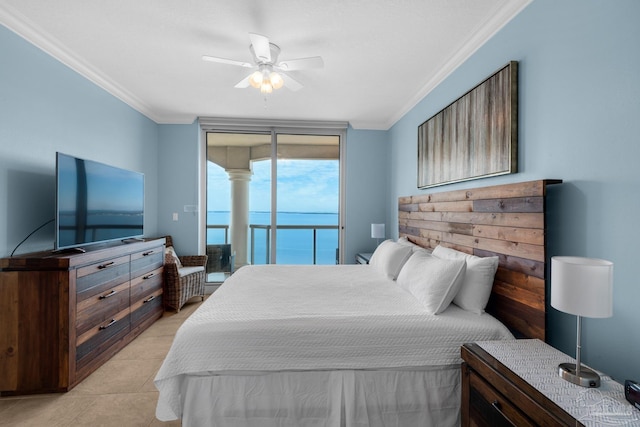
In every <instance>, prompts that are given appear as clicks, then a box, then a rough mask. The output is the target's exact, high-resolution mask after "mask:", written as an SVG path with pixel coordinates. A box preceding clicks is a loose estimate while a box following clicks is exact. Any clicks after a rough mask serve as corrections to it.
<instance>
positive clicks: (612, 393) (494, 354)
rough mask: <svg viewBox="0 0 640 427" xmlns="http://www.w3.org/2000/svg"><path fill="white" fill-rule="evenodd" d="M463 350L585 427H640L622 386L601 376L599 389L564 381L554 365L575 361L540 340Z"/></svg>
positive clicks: (480, 344) (487, 344)
mask: <svg viewBox="0 0 640 427" xmlns="http://www.w3.org/2000/svg"><path fill="white" fill-rule="evenodd" d="M464 347H465V350H466V351H470V352H471V353H473V354H474V355H475V356H477V357H479V358H480V359H481V360H482V361H483V362H485V363H486V364H488V365H489V366H491V367H492V368H493V369H495V370H497V371H502V372H501V373H503V374H507V375H509V374H511V375H510V376H511V377H513V374H515V376H516V377H517V378H514V382H516V381H517V382H519V381H524V382H526V384H527V385H528V386H527V385H524V384H520V385H521V388H523V389H525V388H529V389H530V390H529V393H528V394H529V395H532V394H537V392H539V393H540V394H542V395H543V396H544V398H546V399H548V400H549V401H551V402H553V403H554V404H555V405H557V406H558V407H559V408H561V409H562V410H564V411H565V412H566V413H567V414H569V415H571V416H572V417H573V418H575V419H576V420H578V421H579V422H581V423H583V424H584V425H585V426H602V425H619V426H640V411H638V410H637V409H635V408H633V407H632V406H631V405H630V404H629V403H628V402H627V401H626V399H625V397H624V387H623V386H622V384H619V383H617V382H615V381H614V380H612V379H611V378H610V377H608V376H606V375H604V374H600V375H601V386H600V387H599V388H584V387H580V386H577V385H575V384H572V383H570V382H568V381H565V380H564V379H562V378H561V377H560V376H559V375H558V364H560V363H563V362H573V363H575V360H574V359H573V358H571V357H569V356H567V355H566V354H564V353H562V352H561V351H559V350H557V349H555V348H553V347H551V346H550V345H548V344H545V343H544V342H542V341H540V340H537V339H533V340H531V339H526V340H509V341H481V342H477V343H474V344H465V346H464ZM463 354H464V350H463ZM507 370H508V371H511V372H507ZM529 386H530V387H529ZM531 388H532V389H533V390H531Z"/></svg>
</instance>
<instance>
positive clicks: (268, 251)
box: [207, 224, 338, 264]
mask: <svg viewBox="0 0 640 427" xmlns="http://www.w3.org/2000/svg"><path fill="white" fill-rule="evenodd" d="M214 229H223V230H224V242H217V243H225V244H226V243H229V225H226V224H207V231H209V230H214ZM249 229H250V230H251V233H250V243H249V244H250V248H249V249H250V251H249V254H250V262H251V264H256V261H257V260H256V242H257V240H258V237H257V236H256V231H257V230H264V231H265V233H264V248H265V259H264V263H265V264H269V260H270V259H271V256H270V255H271V225H264V224H249ZM276 230H312V231H313V245H312V248H313V264H317V260H318V230H338V226H337V225H278V226H276ZM337 246H338V242H337V241H336V248H337ZM336 251H337V249H336ZM337 258H338V257H337V253H336V260H337Z"/></svg>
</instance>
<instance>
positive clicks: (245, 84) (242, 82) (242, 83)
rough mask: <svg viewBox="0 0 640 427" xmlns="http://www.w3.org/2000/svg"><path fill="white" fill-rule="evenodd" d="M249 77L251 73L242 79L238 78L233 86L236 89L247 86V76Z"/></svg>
mask: <svg viewBox="0 0 640 427" xmlns="http://www.w3.org/2000/svg"><path fill="white" fill-rule="evenodd" d="M250 77H251V74H249V75H248V76H247V77H245V78H244V79H242V80H240V81H239V82H238V83H236V85H235V86H234V87H235V88H237V89H244V88H247V87H249V85H250V83H249V78H250Z"/></svg>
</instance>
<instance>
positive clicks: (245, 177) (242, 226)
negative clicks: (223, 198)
mask: <svg viewBox="0 0 640 427" xmlns="http://www.w3.org/2000/svg"><path fill="white" fill-rule="evenodd" d="M227 173H228V174H229V181H231V220H230V224H229V230H230V234H231V251H232V252H235V268H236V269H238V268H240V267H242V266H243V265H247V264H248V263H249V259H248V256H247V255H248V253H247V252H248V251H247V242H248V237H249V182H250V181H251V171H250V170H246V169H228V170H227Z"/></svg>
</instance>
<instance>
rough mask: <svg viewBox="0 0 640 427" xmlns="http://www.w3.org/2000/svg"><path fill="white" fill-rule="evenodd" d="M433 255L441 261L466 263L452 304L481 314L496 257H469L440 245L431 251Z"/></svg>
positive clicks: (491, 284)
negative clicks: (458, 289) (458, 260)
mask: <svg viewBox="0 0 640 427" xmlns="http://www.w3.org/2000/svg"><path fill="white" fill-rule="evenodd" d="M433 255H434V256H437V257H438V258H443V259H464V260H465V261H466V262H467V272H466V274H465V277H464V282H463V283H462V287H461V288H460V291H459V292H458V294H457V295H456V296H455V298H454V299H453V303H454V304H455V305H457V306H458V307H460V308H463V309H465V310H467V311H471V312H473V313H477V314H482V313H483V312H484V309H485V307H486V306H487V302H489V297H490V296H491V289H492V288H493V279H494V277H495V275H496V270H498V262H499V259H498V257H497V256H492V257H479V256H475V255H469V254H466V253H464V252H460V251H456V250H455V249H450V248H445V247H444V246H440V245H438V246H436V248H435V249H434V250H433Z"/></svg>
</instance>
